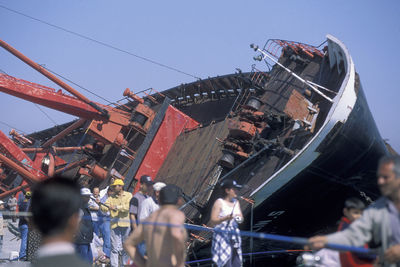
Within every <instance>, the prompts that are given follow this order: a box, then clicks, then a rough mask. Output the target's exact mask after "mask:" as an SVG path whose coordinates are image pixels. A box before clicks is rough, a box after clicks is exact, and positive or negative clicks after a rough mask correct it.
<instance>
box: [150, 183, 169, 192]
mask: <svg viewBox="0 0 400 267" xmlns="http://www.w3.org/2000/svg"><path fill="white" fill-rule="evenodd" d="M164 186H166V184H164V183H163V182H157V183H155V184H153V189H154V191H160V190H161V189H162V188H163V187H164Z"/></svg>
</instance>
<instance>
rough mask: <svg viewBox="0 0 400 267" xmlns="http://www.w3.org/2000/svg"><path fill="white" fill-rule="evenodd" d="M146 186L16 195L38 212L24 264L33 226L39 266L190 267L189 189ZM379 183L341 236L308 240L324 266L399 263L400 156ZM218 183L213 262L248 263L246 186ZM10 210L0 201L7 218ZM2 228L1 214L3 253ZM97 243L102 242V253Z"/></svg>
mask: <svg viewBox="0 0 400 267" xmlns="http://www.w3.org/2000/svg"><path fill="white" fill-rule="evenodd" d="M139 182H140V188H139V191H138V192H136V193H135V194H134V195H132V194H131V193H130V192H127V191H124V189H123V188H124V180H123V179H121V177H118V176H117V177H111V178H110V183H109V185H108V186H107V187H106V188H104V189H103V190H100V189H99V188H98V187H94V188H93V189H92V191H91V190H90V189H89V187H88V186H87V185H84V186H79V185H78V184H77V183H75V182H73V181H72V180H70V179H66V178H62V177H53V178H50V179H47V180H45V181H43V182H41V183H39V184H37V185H36V186H35V187H34V190H33V192H32V193H31V192H30V191H27V192H24V194H22V195H20V197H19V198H18V199H16V198H15V196H13V197H11V198H10V200H9V201H8V202H7V206H8V208H9V209H10V210H12V209H13V210H16V207H18V210H19V211H20V212H24V211H31V212H32V219H31V220H28V219H27V218H26V217H24V216H19V221H18V229H19V231H20V234H21V247H20V259H24V258H26V257H27V252H26V251H27V245H26V240H27V238H28V229H31V227H32V225H34V226H35V229H37V230H38V231H39V232H40V236H41V242H40V247H39V248H38V249H37V251H36V252H35V257H34V258H33V259H32V265H33V266H35V267H39V266H40V267H46V266H58V267H63V266H75V267H80V266H92V265H93V264H94V263H95V261H96V262H97V263H98V264H105V265H108V264H109V265H111V266H139V267H140V266H185V259H186V240H187V238H188V235H187V231H186V230H185V227H184V223H185V220H186V218H185V214H184V213H183V212H182V211H180V210H179V207H180V206H181V205H182V204H183V200H182V190H181V189H180V188H179V187H178V186H176V185H172V184H165V183H163V182H156V183H154V182H153V179H152V178H151V177H150V176H147V175H144V176H142V177H140V180H139ZM377 184H378V187H379V189H380V192H381V195H382V196H381V197H380V198H379V199H377V200H376V201H375V202H374V203H372V204H371V205H370V206H369V207H366V206H365V204H364V202H362V201H361V200H360V199H358V198H354V197H351V198H349V199H347V200H346V201H345V203H344V208H343V217H342V218H341V219H340V224H339V227H338V231H337V232H335V233H332V234H329V235H325V236H315V237H311V238H309V239H308V246H309V248H311V249H313V250H314V251H317V252H316V254H317V255H319V256H321V258H322V261H321V262H319V266H342V267H347V266H349V267H352V266H353V267H354V266H364V267H367V266H385V267H395V266H397V267H399V266H400V215H399V214H400V157H399V156H385V157H383V158H382V159H381V160H380V162H379V165H378V170H377ZM219 185H220V189H221V196H220V198H218V199H217V200H216V201H215V202H214V204H213V206H212V210H211V215H210V221H209V226H211V227H213V228H214V233H213V240H212V247H211V252H212V260H213V262H214V263H215V264H216V266H242V264H243V260H242V250H241V235H240V230H239V224H240V223H241V222H243V219H244V218H243V214H242V210H241V207H240V203H239V201H238V200H237V199H238V190H239V189H240V188H241V185H239V184H238V183H237V182H236V181H235V180H231V179H225V180H222V181H221V182H220V184H219ZM4 205H5V203H4V202H3V201H0V213H1V211H2V210H4ZM0 215H1V214H0ZM12 219H13V220H14V219H15V218H14V217H12ZM30 222H31V223H30ZM2 230H3V220H2V216H0V248H1V246H2V241H3V231H2ZM29 231H30V230H29ZM96 244H101V246H100V247H101V250H100V251H97V250H96V247H97V246H96ZM329 244H341V245H347V246H357V247H365V248H370V249H372V250H373V251H376V253H375V254H376V255H368V254H356V253H351V252H336V251H332V250H329V249H326V248H325V247H326V246H329ZM94 248H95V249H94ZM93 250H95V251H93Z"/></svg>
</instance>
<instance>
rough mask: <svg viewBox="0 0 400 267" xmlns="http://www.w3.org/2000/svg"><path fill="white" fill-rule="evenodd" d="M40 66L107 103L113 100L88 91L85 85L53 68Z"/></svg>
mask: <svg viewBox="0 0 400 267" xmlns="http://www.w3.org/2000/svg"><path fill="white" fill-rule="evenodd" d="M40 66H42V67H43V68H45V69H46V70H48V71H50V72H51V73H53V74H54V75H56V76H58V77H60V78H62V79H64V80H66V81H68V82H70V83H72V84H73V85H76V86H78V87H79V88H81V89H82V90H85V91H86V92H88V93H90V94H92V95H94V96H97V97H98V98H100V99H102V100H104V101H106V102H108V103H109V104H113V102H111V101H110V100H108V99H106V98H104V97H102V96H101V95H98V94H96V93H94V92H92V91H90V90H89V89H87V88H85V87H83V86H81V85H79V84H77V83H75V82H73V81H72V80H70V79H68V78H66V77H65V76H62V75H61V74H58V73H57V72H55V71H53V70H51V69H49V68H47V67H46V66H45V65H40Z"/></svg>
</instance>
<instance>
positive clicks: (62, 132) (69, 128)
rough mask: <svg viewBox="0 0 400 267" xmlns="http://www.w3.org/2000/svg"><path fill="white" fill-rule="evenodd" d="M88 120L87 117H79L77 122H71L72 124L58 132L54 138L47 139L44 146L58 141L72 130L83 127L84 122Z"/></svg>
mask: <svg viewBox="0 0 400 267" xmlns="http://www.w3.org/2000/svg"><path fill="white" fill-rule="evenodd" d="M85 122H86V120H85V119H79V120H77V121H76V122H74V123H73V124H71V125H70V126H68V127H67V128H66V129H64V130H63V131H61V132H60V133H59V134H57V135H56V136H54V137H53V138H51V139H49V140H47V141H46V142H45V143H44V144H43V145H42V147H48V146H50V145H51V144H53V143H55V142H57V141H58V140H60V139H62V138H63V137H64V136H66V135H67V134H69V133H70V132H72V131H73V130H75V129H77V128H79V127H81V126H82V125H83V124H84V123H85Z"/></svg>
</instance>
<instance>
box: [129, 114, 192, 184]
mask: <svg viewBox="0 0 400 267" xmlns="http://www.w3.org/2000/svg"><path fill="white" fill-rule="evenodd" d="M198 126H199V123H198V122H197V121H195V120H194V119H192V118H191V117H189V116H188V115H186V114H184V113H182V112H181V111H179V110H178V109H176V108H174V107H173V106H169V107H168V109H167V112H166V113H165V117H164V120H163V122H162V123H161V125H160V128H159V129H158V131H157V134H156V136H155V137H154V139H153V142H152V143H151V145H150V148H149V150H148V151H147V153H146V156H145V157H144V159H143V161H142V164H141V165H140V167H139V169H138V171H137V173H136V177H141V176H142V175H144V174H146V175H150V176H151V177H152V178H154V177H156V175H157V173H158V171H159V169H160V168H161V166H162V164H163V163H164V160H165V158H166V157H167V155H168V152H169V150H170V149H171V147H172V146H173V144H174V143H175V140H176V138H177V137H178V136H179V135H180V134H181V133H182V132H183V131H188V130H192V129H195V128H197V127H198ZM138 190H139V183H137V184H136V187H135V192H136V191H138Z"/></svg>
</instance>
